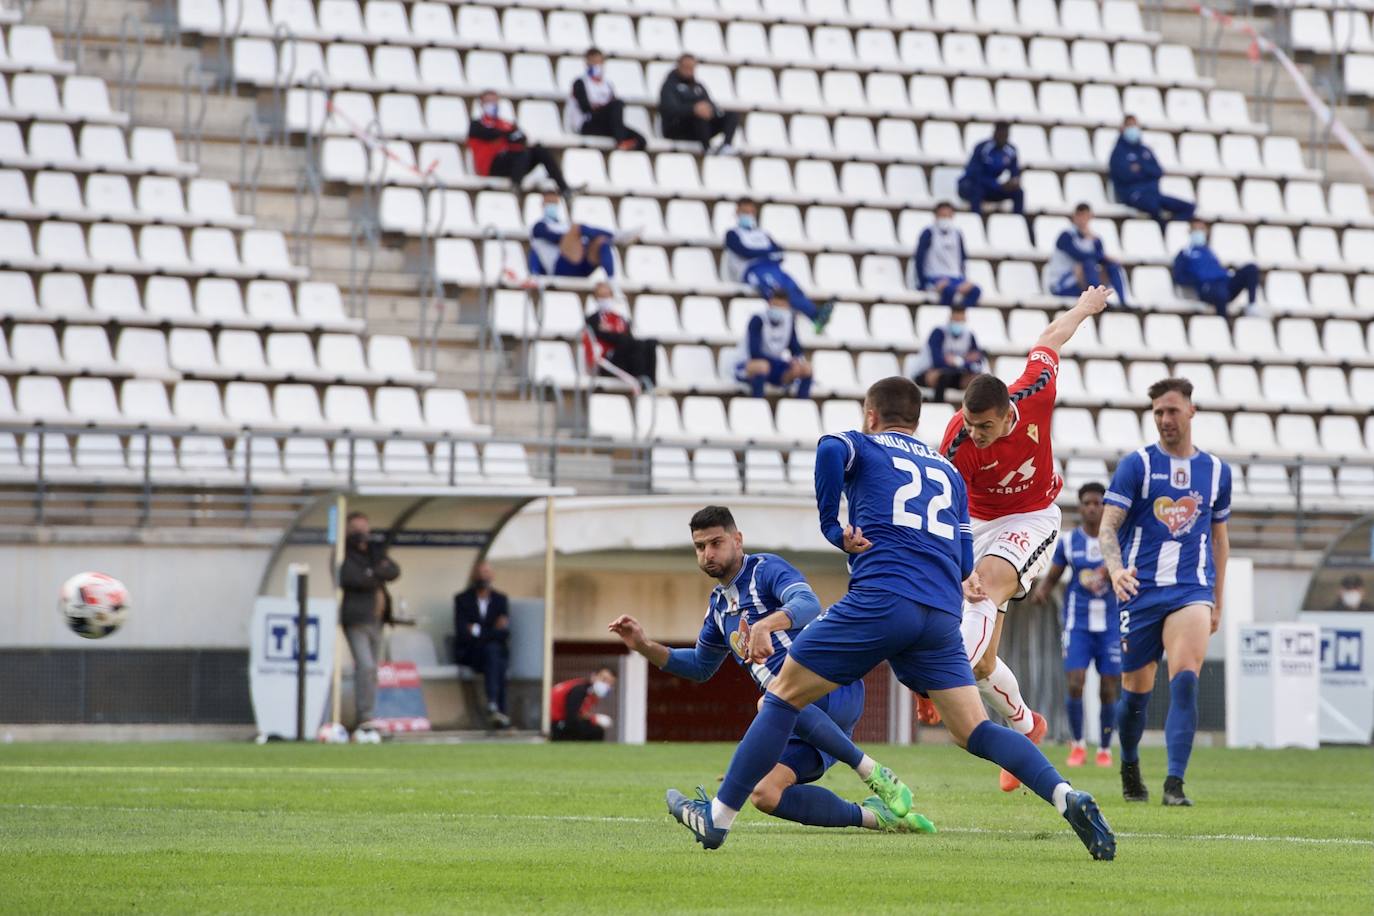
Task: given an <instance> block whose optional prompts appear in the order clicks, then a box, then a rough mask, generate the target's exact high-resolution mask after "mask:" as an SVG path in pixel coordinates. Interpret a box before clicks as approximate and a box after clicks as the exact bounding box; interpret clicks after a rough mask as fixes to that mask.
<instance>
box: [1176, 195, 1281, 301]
mask: <svg viewBox="0 0 1374 916" xmlns="http://www.w3.org/2000/svg"><path fill="white" fill-rule="evenodd" d="M1259 278H1260V273H1259V267H1258V266H1256V265H1254V264H1245V265H1243V266H1241V267H1239V268H1238V269H1236V270H1227V269H1226V268H1225V267H1222V266H1221V262H1220V261H1218V260H1217V256H1216V255H1215V254H1214V253H1213V252H1212V248H1211V246H1210V245H1208V244H1207V224H1206V223H1205V222H1203V221H1202V220H1200V219H1194V220H1193V221H1192V224H1191V225H1190V227H1189V232H1188V247H1187V248H1184V249H1183V250H1182V251H1180V252H1179V253H1178V255H1177V256H1175V258H1174V282H1175V283H1177V284H1178V285H1179V286H1183V287H1187V288H1189V289H1192V290H1194V291H1195V292H1196V293H1197V297H1198V298H1199V299H1201V300H1202V301H1203V302H1206V303H1207V304H1208V305H1210V306H1212V307H1213V308H1215V309H1216V310H1217V314H1218V315H1220V316H1222V317H1223V318H1225V317H1226V308H1227V306H1229V305H1230V304H1231V300H1232V299H1235V298H1236V297H1237V296H1239V295H1240V294H1241V292H1242V291H1244V292H1245V293H1247V294H1248V295H1249V297H1250V301H1249V305H1247V306H1246V308H1245V312H1246V314H1250V313H1252V312H1253V311H1254V309H1255V296H1256V293H1257V291H1258V290H1259Z"/></svg>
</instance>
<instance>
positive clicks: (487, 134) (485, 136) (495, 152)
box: [468, 115, 525, 176]
mask: <svg viewBox="0 0 1374 916" xmlns="http://www.w3.org/2000/svg"><path fill="white" fill-rule="evenodd" d="M524 148H525V134H524V132H523V131H521V130H520V128H519V127H517V126H516V125H515V124H514V123H512V122H510V121H502V120H501V119H500V118H493V117H491V116H489V115H483V116H482V117H480V118H477V119H474V120H473V122H472V124H470V125H469V126H468V149H469V150H471V151H472V169H473V171H475V172H476V173H477V174H478V175H482V176H487V175H490V174H491V161H492V160H493V159H495V158H496V157H497V156H499V155H500V154H501V153H505V152H510V151H518V150H522V149H524Z"/></svg>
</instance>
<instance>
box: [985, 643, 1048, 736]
mask: <svg viewBox="0 0 1374 916" xmlns="http://www.w3.org/2000/svg"><path fill="white" fill-rule="evenodd" d="M978 690H979V692H980V693H982V694H983V699H984V700H986V701H987V703H988V705H989V706H991V707H992V708H993V709H994V710H996V711H997V712H999V713H1001V714H1002V715H1003V716H1005V717H1006V720H1007V724H1008V725H1010V726H1011V727H1012V728H1014V729H1016V730H1017V731H1018V732H1020V733H1021V734H1023V735H1028V734H1030V731H1031V729H1032V728H1034V727H1035V718H1034V717H1033V716H1032V715H1031V711H1030V710H1029V709H1028V708H1027V707H1026V702H1025V701H1024V700H1022V699H1021V685H1020V684H1018V683H1016V675H1014V674H1012V673H1011V669H1010V668H1008V667H1007V663H1006V662H1004V661H1002V660H1001V659H1000V658H999V659H997V667H996V668H993V669H992V674H989V675H988V676H987V677H985V678H983V679H982V680H981V681H979V682H978Z"/></svg>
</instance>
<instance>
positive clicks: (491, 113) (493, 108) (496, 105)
mask: <svg viewBox="0 0 1374 916" xmlns="http://www.w3.org/2000/svg"><path fill="white" fill-rule="evenodd" d="M500 110H501V103H500V102H492V103H491V104H490V105H483V106H482V114H484V115H486V116H487V117H489V118H494V117H496V113H497V112H498V111H500Z"/></svg>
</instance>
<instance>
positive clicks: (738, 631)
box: [730, 614, 749, 658]
mask: <svg viewBox="0 0 1374 916" xmlns="http://www.w3.org/2000/svg"><path fill="white" fill-rule="evenodd" d="M730 648H731V649H733V650H734V652H735V654H736V655H738V656H739V657H740V658H744V657H745V656H746V655H747V653H748V652H749V622H748V621H747V620H745V619H744V615H743V614H741V615H740V618H739V626H738V627H736V628H735V629H734V630H733V631H731V633H730Z"/></svg>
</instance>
